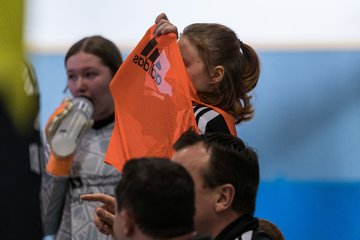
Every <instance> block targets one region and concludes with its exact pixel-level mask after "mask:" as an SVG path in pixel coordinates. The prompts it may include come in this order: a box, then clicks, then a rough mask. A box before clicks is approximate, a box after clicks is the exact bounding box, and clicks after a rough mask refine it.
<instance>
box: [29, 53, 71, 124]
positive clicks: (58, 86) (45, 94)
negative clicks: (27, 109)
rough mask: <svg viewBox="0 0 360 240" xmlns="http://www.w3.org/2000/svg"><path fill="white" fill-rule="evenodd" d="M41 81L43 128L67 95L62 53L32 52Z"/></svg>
mask: <svg viewBox="0 0 360 240" xmlns="http://www.w3.org/2000/svg"><path fill="white" fill-rule="evenodd" d="M28 57H29V59H30V61H31V62H32V63H33V65H34V68H35V71H36V75H37V78H38V82H39V88H40V97H41V101H40V103H41V111H40V123H41V126H42V128H43V127H44V125H45V124H46V121H47V119H48V117H49V116H50V114H52V112H53V111H54V110H55V109H56V108H57V107H58V106H59V104H60V102H61V101H62V99H63V98H64V97H65V96H68V95H65V94H64V93H63V90H64V89H65V87H66V81H67V80H66V72H65V64H64V55H62V54H30V55H29V56H28Z"/></svg>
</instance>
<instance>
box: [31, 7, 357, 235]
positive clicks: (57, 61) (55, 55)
mask: <svg viewBox="0 0 360 240" xmlns="http://www.w3.org/2000/svg"><path fill="white" fill-rule="evenodd" d="M25 2H26V18H25V20H26V21H25V26H26V29H25V37H26V39H25V40H26V41H25V43H26V49H27V53H28V56H29V59H30V60H31V62H32V63H33V64H34V66H35V70H36V72H37V76H38V80H39V84H40V91H41V114H40V116H41V118H40V121H41V125H42V127H43V126H44V124H45V123H46V120H47V118H48V116H49V115H50V114H51V113H52V111H53V110H54V109H55V108H56V107H57V105H58V104H59V103H60V101H61V100H62V99H63V98H64V97H65V96H66V95H67V94H64V93H63V89H64V88H65V84H66V75H65V70H64V62H63V58H64V54H65V52H66V50H67V49H68V48H69V47H70V46H71V45H72V44H73V43H74V42H75V41H77V40H79V39H80V38H83V37H85V36H89V35H94V34H100V35H103V36H105V37H108V38H109V39H111V40H112V41H114V42H115V43H116V44H117V45H118V46H119V48H120V49H121V51H122V52H123V53H124V56H126V55H127V54H128V53H129V52H130V51H131V50H132V48H133V47H134V46H135V45H136V43H137V42H138V41H139V40H140V38H141V37H142V35H143V34H144V33H145V31H146V30H147V29H148V28H149V27H150V26H151V25H152V24H153V22H154V19H155V17H156V16H157V15H158V14H159V13H161V12H165V13H167V15H168V17H169V18H170V20H171V21H172V22H173V23H174V24H176V25H177V26H178V28H179V31H180V32H181V31H182V29H183V28H184V27H185V26H187V25H188V24H190V23H193V22H218V23H222V24H224V25H227V26H229V27H230V28H232V29H234V30H235V31H236V32H237V34H238V36H239V38H240V39H241V40H242V41H243V42H246V43H248V44H250V45H252V46H253V47H254V48H255V49H256V50H257V51H258V53H259V55H260V58H261V62H262V73H261V78H260V80H259V84H258V86H257V88H256V89H255V91H254V96H253V103H254V105H255V110H256V115H255V118H254V119H253V120H252V121H250V122H247V123H242V124H240V125H238V127H237V130H238V134H239V136H240V137H241V138H243V139H244V140H245V141H246V142H247V143H248V144H249V145H251V146H254V147H255V148H256V149H257V151H258V153H259V155H260V164H261V174H262V175H261V185H260V189H259V194H258V206H257V211H256V214H257V215H258V216H259V217H263V218H268V219H270V220H271V221H273V222H275V223H276V224H277V225H278V226H279V227H280V228H281V229H282V231H283V232H284V234H285V236H286V238H287V239H291V240H300V239H318V240H323V239H324V240H325V239H326V240H328V239H359V236H360V230H359V228H358V223H357V219H358V216H360V31H359V23H360V14H359V12H360V2H359V1H357V0H327V1H325V0H318V1H311V0H303V1H286V0H274V1H265V0H253V1H243V0H224V1H222V2H221V3H220V2H219V1H213V0H196V1H190V0H182V1H165V0H154V1H144V0H139V1H116V0H102V1H98V0H75V1H74V0H54V1H46V0H27V1H25Z"/></svg>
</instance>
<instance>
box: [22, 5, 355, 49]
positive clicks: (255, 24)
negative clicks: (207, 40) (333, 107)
mask: <svg viewBox="0 0 360 240" xmlns="http://www.w3.org/2000/svg"><path fill="white" fill-rule="evenodd" d="M26 3H27V17H26V34H25V35H26V43H27V45H28V48H29V49H30V50H33V51H38V50H41V51H47V50H51V51H54V50H55V51H56V50H59V51H65V49H67V47H68V46H70V45H71V44H72V43H74V42H75V41H77V40H79V39H80V38H82V37H84V36H87V35H93V34H101V35H104V36H105V37H108V38H110V39H111V40H113V41H115V42H116V43H117V44H118V45H119V46H120V47H121V48H122V49H124V48H125V49H131V48H132V47H133V46H135V44H136V43H137V41H138V40H139V39H140V38H141V36H142V34H143V33H144V32H145V30H146V29H147V28H148V27H149V26H150V25H151V24H152V23H153V21H154V19H155V17H156V16H157V15H158V14H159V13H161V12H166V13H167V14H168V16H169V18H170V20H171V21H172V22H173V23H175V24H176V25H177V26H178V27H179V30H180V31H181V30H182V29H183V28H184V27H185V26H186V25H188V24H190V23H193V22H218V23H222V24H225V25H227V26H229V27H231V28H233V29H234V30H235V31H236V32H237V33H238V35H239V37H240V38H241V39H242V40H243V41H244V42H249V43H251V44H252V45H253V46H255V47H257V48H264V49H268V48H271V49H274V48H302V49H304V48H334V47H335V48H357V49H359V48H360V31H359V23H360V14H359V13H360V1H358V0H303V1H288V0H271V1H269V0H251V1H244V0H223V1H221V2H220V1H215V0H181V1H169V0H167V1H166V0H152V1H145V0H138V1H121V0H26Z"/></svg>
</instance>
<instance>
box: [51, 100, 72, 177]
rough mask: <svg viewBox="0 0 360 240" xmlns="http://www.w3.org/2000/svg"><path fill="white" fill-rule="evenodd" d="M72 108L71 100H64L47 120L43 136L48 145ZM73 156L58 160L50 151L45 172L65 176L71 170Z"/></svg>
mask: <svg viewBox="0 0 360 240" xmlns="http://www.w3.org/2000/svg"><path fill="white" fill-rule="evenodd" d="M72 107H73V103H72V99H70V98H65V99H64V100H63V101H62V103H61V104H60V106H59V107H58V108H57V109H56V110H55V111H54V113H53V114H52V115H51V116H50V117H49V120H48V121H47V123H46V126H45V134H46V138H47V141H48V142H49V143H50V142H51V139H52V138H53V137H54V134H55V132H56V130H57V128H58V127H59V125H60V122H61V120H62V119H63V118H64V117H66V116H67V115H68V114H69V112H70V111H71V109H72ZM73 159H74V155H70V156H68V157H65V158H60V157H59V156H56V155H55V154H54V152H53V151H52V150H51V154H50V157H49V160H48V163H47V165H46V171H47V172H49V173H51V174H52V175H54V176H67V175H68V174H69V170H70V168H71V164H72V160H73Z"/></svg>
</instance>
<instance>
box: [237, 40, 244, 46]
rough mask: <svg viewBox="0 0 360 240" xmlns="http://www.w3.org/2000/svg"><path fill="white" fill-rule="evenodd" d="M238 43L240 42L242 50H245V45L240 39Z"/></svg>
mask: <svg viewBox="0 0 360 240" xmlns="http://www.w3.org/2000/svg"><path fill="white" fill-rule="evenodd" d="M238 41H239V45H240V48H243V47H244V43H243V42H242V41H241V40H240V39H238Z"/></svg>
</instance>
